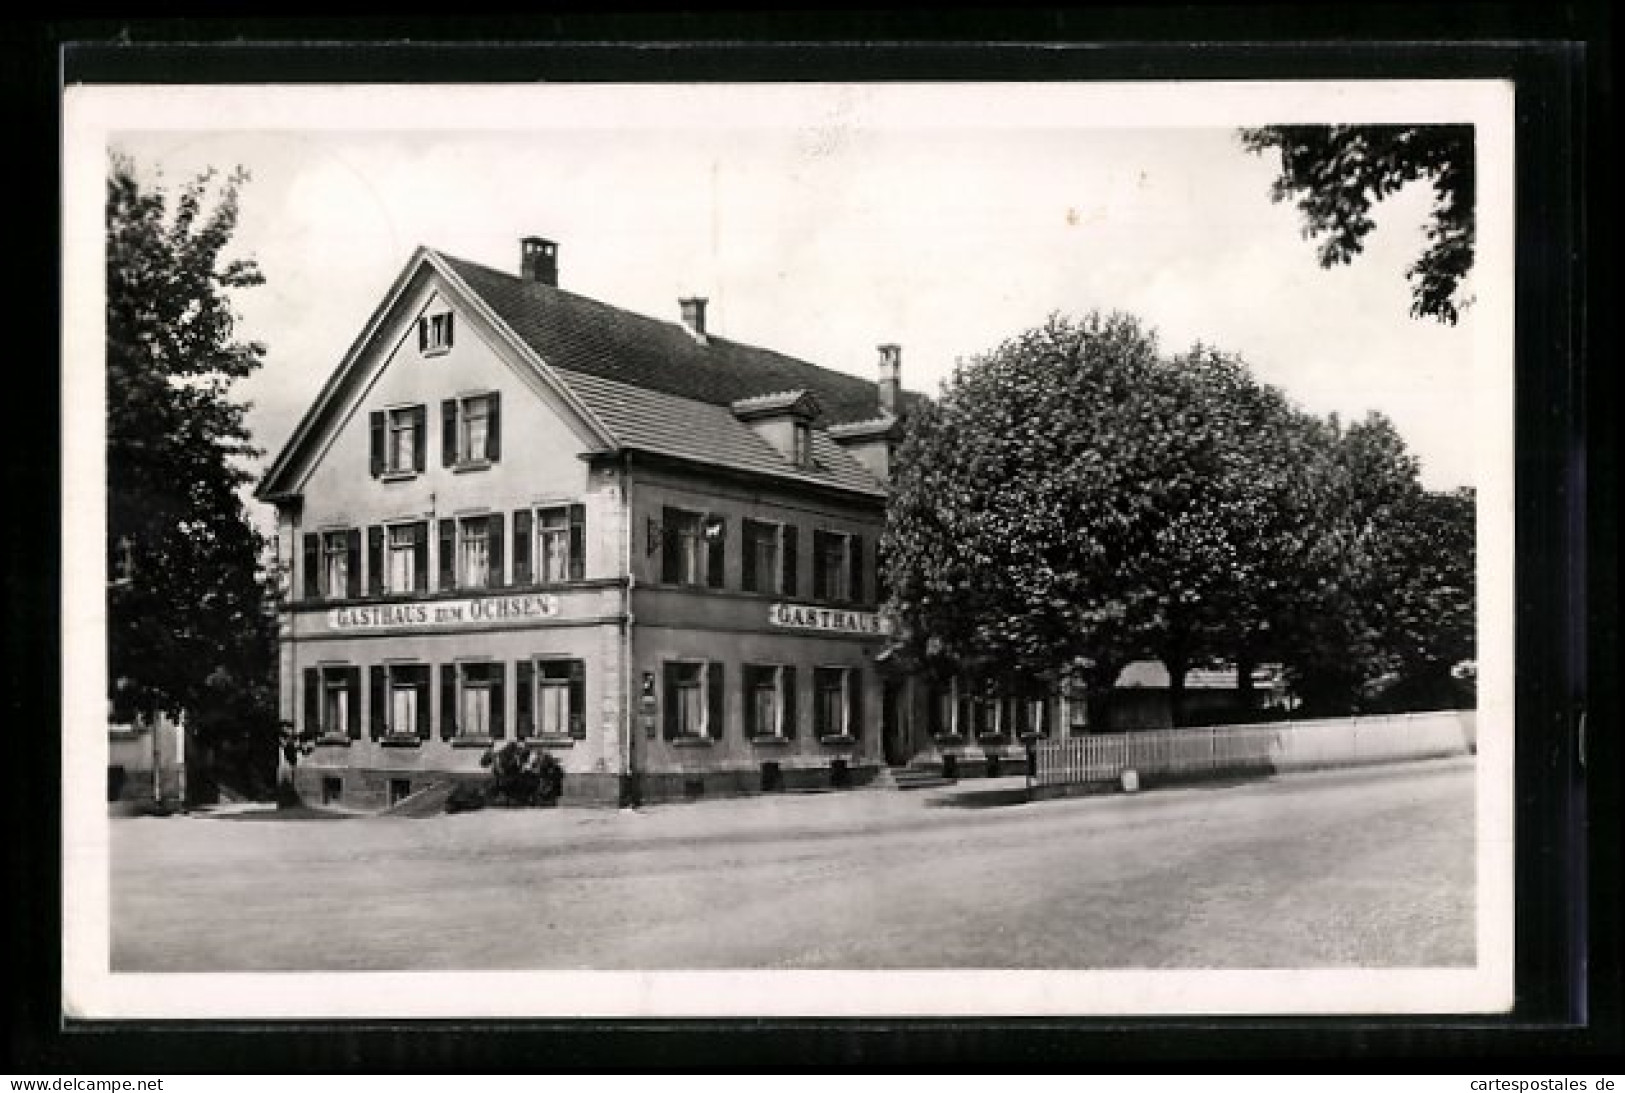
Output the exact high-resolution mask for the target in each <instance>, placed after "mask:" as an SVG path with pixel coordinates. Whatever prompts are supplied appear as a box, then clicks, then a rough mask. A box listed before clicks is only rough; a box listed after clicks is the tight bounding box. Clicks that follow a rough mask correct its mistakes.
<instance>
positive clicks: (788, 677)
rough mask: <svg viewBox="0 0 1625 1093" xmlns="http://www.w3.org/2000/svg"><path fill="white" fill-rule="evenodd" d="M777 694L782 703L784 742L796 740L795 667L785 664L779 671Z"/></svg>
mask: <svg viewBox="0 0 1625 1093" xmlns="http://www.w3.org/2000/svg"><path fill="white" fill-rule="evenodd" d="M779 692H780V698H781V700H782V701H783V703H784V737H785V739H786V740H794V739H795V738H796V718H797V716H798V714H797V711H796V697H797V696H796V666H795V665H794V664H786V665H785V666H784V667H783V668H780V669H779Z"/></svg>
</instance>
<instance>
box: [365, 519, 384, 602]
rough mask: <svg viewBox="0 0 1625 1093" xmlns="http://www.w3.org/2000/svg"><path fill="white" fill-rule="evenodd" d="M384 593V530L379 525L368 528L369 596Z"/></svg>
mask: <svg viewBox="0 0 1625 1093" xmlns="http://www.w3.org/2000/svg"><path fill="white" fill-rule="evenodd" d="M383 592H384V529H383V527H382V526H381V525H379V524H373V525H372V526H371V527H369V528H367V594H368V595H369V596H381V595H383Z"/></svg>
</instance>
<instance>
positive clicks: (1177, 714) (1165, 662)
mask: <svg viewBox="0 0 1625 1093" xmlns="http://www.w3.org/2000/svg"><path fill="white" fill-rule="evenodd" d="M1162 666H1163V667H1164V668H1166V669H1168V719H1169V721H1170V722H1172V724H1173V727H1174V728H1176V729H1178V728H1182V727H1184V724H1185V673H1186V672H1187V671H1189V669H1190V663H1189V660H1188V658H1186V657H1185V656H1184V655H1183V654H1181V653H1169V654H1168V655H1166V656H1164V657H1163V658H1162Z"/></svg>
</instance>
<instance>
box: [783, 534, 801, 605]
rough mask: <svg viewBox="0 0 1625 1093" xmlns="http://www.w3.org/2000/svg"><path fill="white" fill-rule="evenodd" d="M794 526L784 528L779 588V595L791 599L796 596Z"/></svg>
mask: <svg viewBox="0 0 1625 1093" xmlns="http://www.w3.org/2000/svg"><path fill="white" fill-rule="evenodd" d="M796 536H797V531H796V526H795V525H794V524H786V525H785V527H784V584H783V585H782V586H781V587H780V594H781V595H785V596H789V597H791V598H792V599H793V598H794V597H795V596H796V577H797V574H796Z"/></svg>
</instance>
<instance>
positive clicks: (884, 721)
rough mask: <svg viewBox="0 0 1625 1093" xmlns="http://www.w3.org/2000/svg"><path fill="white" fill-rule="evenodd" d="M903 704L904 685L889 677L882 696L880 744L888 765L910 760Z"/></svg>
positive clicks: (900, 764) (894, 765)
mask: <svg viewBox="0 0 1625 1093" xmlns="http://www.w3.org/2000/svg"><path fill="white" fill-rule="evenodd" d="M902 706H903V687H902V685H901V684H899V683H896V682H894V681H892V680H889V679H888V680H887V681H886V682H885V684H884V686H883V687H882V688H881V696H880V746H881V749H882V751H884V752H885V756H886V765H887V766H892V767H900V766H903V765H904V764H906V763H907V762H908V760H909V746H908V726H907V720H906V719H905V718H904V717H903V709H902Z"/></svg>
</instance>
